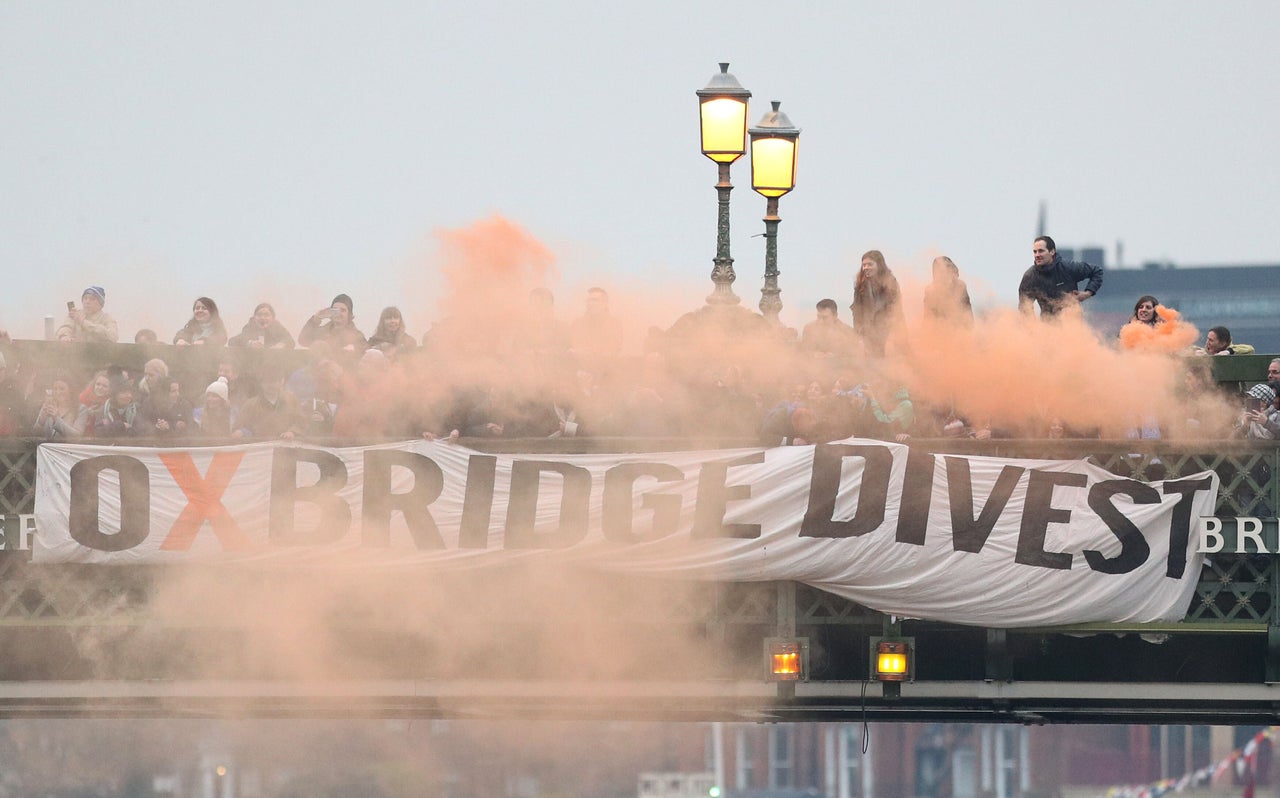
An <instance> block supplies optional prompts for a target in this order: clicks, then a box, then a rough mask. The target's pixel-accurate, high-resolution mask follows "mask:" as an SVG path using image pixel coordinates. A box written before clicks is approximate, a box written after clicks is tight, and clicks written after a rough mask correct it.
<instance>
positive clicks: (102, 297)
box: [80, 285, 107, 305]
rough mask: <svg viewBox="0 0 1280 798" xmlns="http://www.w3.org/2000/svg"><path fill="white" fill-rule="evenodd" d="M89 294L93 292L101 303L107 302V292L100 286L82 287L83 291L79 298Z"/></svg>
mask: <svg viewBox="0 0 1280 798" xmlns="http://www.w3.org/2000/svg"><path fill="white" fill-rule="evenodd" d="M90 294H93V295H94V296H96V297H97V298H98V301H99V302H101V303H102V304H104V305H105V304H107V292H106V290H105V289H104V288H103V287H102V286H100V285H91V286H89V287H88V288H86V289H84V293H83V294H81V295H80V296H81V298H83V297H87V296H89V295H90Z"/></svg>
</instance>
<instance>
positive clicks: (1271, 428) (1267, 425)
mask: <svg viewBox="0 0 1280 798" xmlns="http://www.w3.org/2000/svg"><path fill="white" fill-rule="evenodd" d="M1242 401H1243V403H1244V409H1243V410H1242V411H1241V413H1240V419H1239V421H1237V422H1236V435H1235V436H1236V437H1239V438H1245V439H1247V440H1264V441H1269V440H1275V439H1276V438H1277V437H1280V426H1277V424H1276V419H1275V418H1274V417H1273V415H1272V412H1271V411H1272V410H1273V407H1274V405H1275V401H1276V392H1275V391H1274V390H1272V389H1271V386H1270V385H1267V384H1266V383H1265V382H1260V383H1258V384H1257V385H1255V386H1253V387H1252V388H1250V389H1249V391H1248V393H1246V394H1245V395H1244V396H1243V397H1242Z"/></svg>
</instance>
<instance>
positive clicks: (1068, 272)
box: [1018, 236, 1102, 318]
mask: <svg viewBox="0 0 1280 798" xmlns="http://www.w3.org/2000/svg"><path fill="white" fill-rule="evenodd" d="M1031 254H1032V256H1033V257H1034V259H1035V265H1033V266H1032V267H1031V268H1030V269H1027V271H1026V273H1025V274H1023V275H1022V283H1021V284H1020V285H1019V286H1018V309H1019V310H1021V311H1022V312H1023V313H1034V312H1035V311H1034V310H1033V307H1032V306H1033V305H1035V304H1039V305H1040V316H1041V317H1042V318H1043V317H1051V316H1056V315H1057V314H1058V312H1059V311H1061V310H1062V309H1063V308H1064V307H1067V306H1068V305H1074V304H1076V303H1079V302H1083V301H1085V300H1086V299H1088V298H1089V297H1091V296H1093V295H1094V294H1096V293H1098V289H1099V288H1101V287H1102V267H1101V266H1093V265H1091V264H1088V263H1084V262H1082V261H1080V262H1078V261H1065V260H1063V259H1062V258H1060V257H1058V247H1057V245H1056V244H1054V243H1053V239H1052V238H1050V237H1049V236H1040V237H1039V238H1037V239H1036V240H1035V243H1034V244H1033V245H1032V248H1031ZM1082 280H1088V281H1089V282H1088V284H1087V285H1086V286H1085V288H1084V290H1083V291H1082V290H1080V282H1081V281H1082Z"/></svg>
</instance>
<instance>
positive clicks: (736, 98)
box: [697, 62, 751, 305]
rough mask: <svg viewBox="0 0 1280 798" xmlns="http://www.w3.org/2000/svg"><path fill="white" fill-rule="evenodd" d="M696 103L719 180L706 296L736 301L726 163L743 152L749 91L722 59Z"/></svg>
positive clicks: (730, 186) (730, 302)
mask: <svg viewBox="0 0 1280 798" xmlns="http://www.w3.org/2000/svg"><path fill="white" fill-rule="evenodd" d="M697 94H698V106H699V110H700V112H701V118H702V154H703V155H705V156H707V157H708V158H710V159H711V160H713V161H715V162H716V165H717V166H718V167H719V170H720V180H719V182H718V183H716V191H717V193H718V194H719V197H720V212H719V216H718V217H717V220H716V256H715V259H714V261H713V263H714V264H715V265H714V266H713V267H712V269H711V282H712V283H714V284H715V290H714V291H712V292H711V295H710V296H708V297H707V302H708V303H709V304H712V305H736V304H738V303H739V302H741V301H742V300H740V299H739V298H738V297H737V295H736V294H734V293H733V281H734V279H735V275H734V273H733V258H731V257H730V256H729V192H731V191H733V183H731V182H729V167H730V166H731V165H732V164H733V162H734V161H736V160H738V159H739V158H741V157H742V154H743V153H744V152H746V138H747V137H746V132H747V100H748V99H750V97H751V92H749V91H747V90H746V89H744V88H742V85H741V84H740V83H738V79H737V78H735V77H734V76H733V75H730V74H729V64H728V63H725V62H722V63H721V64H720V72H719V73H717V74H715V75H712V76H711V80H710V81H709V82H708V83H707V85H706V87H705V88H702V89H698V92H697Z"/></svg>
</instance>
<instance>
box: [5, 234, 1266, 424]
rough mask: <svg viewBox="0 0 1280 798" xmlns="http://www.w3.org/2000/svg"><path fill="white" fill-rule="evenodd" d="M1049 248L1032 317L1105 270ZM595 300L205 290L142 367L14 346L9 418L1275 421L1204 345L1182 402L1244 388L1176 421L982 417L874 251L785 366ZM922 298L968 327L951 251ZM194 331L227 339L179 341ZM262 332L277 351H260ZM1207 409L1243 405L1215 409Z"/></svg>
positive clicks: (74, 309)
mask: <svg viewBox="0 0 1280 798" xmlns="http://www.w3.org/2000/svg"><path fill="white" fill-rule="evenodd" d="M1033 260H1034V263H1033V265H1032V266H1031V267H1030V268H1029V269H1028V270H1027V272H1026V274H1025V275H1024V276H1023V279H1022V281H1021V283H1020V286H1019V307H1020V308H1021V309H1022V310H1023V311H1024V312H1026V313H1030V314H1033V315H1034V313H1035V306H1038V307H1039V311H1040V317H1041V319H1043V320H1046V321H1049V322H1052V321H1053V320H1055V319H1056V318H1057V317H1058V316H1059V315H1060V314H1064V313H1067V312H1068V311H1069V309H1070V308H1071V307H1072V306H1074V305H1078V304H1079V303H1081V302H1084V301H1086V300H1088V299H1089V298H1090V297H1092V296H1093V295H1094V294H1096V293H1097V292H1098V290H1099V289H1100V288H1101V285H1102V281H1103V274H1102V269H1101V268H1098V267H1095V266H1091V265H1089V264H1081V263H1072V262H1066V261H1063V260H1062V259H1061V258H1060V257H1059V256H1058V254H1057V251H1056V247H1055V245H1054V243H1053V240H1052V239H1051V238H1048V237H1040V238H1037V239H1036V240H1035V242H1034V245H1033ZM1082 283H1083V284H1084V285H1083V287H1081V284H1082ZM585 304H586V307H585V310H584V312H583V313H582V314H581V315H580V316H578V317H577V318H576V319H575V320H574V321H572V322H570V323H565V322H562V321H560V320H559V319H558V318H557V317H556V313H555V304H554V297H553V296H552V294H551V292H550V291H549V290H547V289H546V288H536V289H534V290H533V291H531V292H530V293H529V294H528V296H527V298H526V299H525V302H524V305H523V307H520V308H518V309H515V310H512V309H507V311H506V312H504V313H503V314H502V315H503V316H504V317H505V318H503V319H500V320H494V319H490V320H488V323H487V324H485V325H476V324H474V323H472V322H473V321H474V320H469V319H467V318H454V317H451V318H446V319H444V320H442V321H440V322H438V323H436V324H435V325H434V326H432V327H431V329H430V331H429V332H428V333H427V334H426V335H424V336H422V339H421V340H419V339H417V338H415V336H414V335H413V334H411V333H410V332H409V330H408V329H407V325H406V322H405V318H404V316H403V314H402V313H401V312H400V310H399V309H398V308H395V307H387V308H384V309H383V310H382V311H381V313H380V314H379V315H378V321H377V324H376V327H375V328H374V329H373V331H372V332H371V334H369V335H366V334H365V333H364V332H363V331H362V330H361V329H360V327H359V326H358V324H357V322H356V316H355V313H354V307H355V306H354V302H353V300H352V298H351V297H350V296H349V295H348V294H345V293H343V294H338V295H337V296H335V297H334V298H333V301H332V302H331V303H329V305H328V306H326V307H324V308H321V309H319V310H317V311H316V312H315V313H313V314H312V315H311V316H310V317H308V318H307V319H306V321H305V323H304V324H303V326H302V327H301V329H300V330H299V331H298V334H297V336H296V338H295V336H294V335H293V334H291V332H290V330H289V329H288V328H287V327H286V326H285V325H284V324H283V323H281V321H280V320H279V319H278V318H277V316H276V311H275V308H274V307H273V306H272V305H271V304H270V303H268V302H262V303H260V304H258V305H257V306H256V307H255V308H254V310H253V313H252V314H251V315H250V316H249V318H248V320H247V321H246V322H245V324H244V325H243V327H242V329H241V330H240V332H239V333H238V334H235V335H232V334H231V331H230V330H228V327H227V324H226V323H225V322H224V320H223V318H222V316H221V314H220V311H219V308H218V305H217V303H216V302H215V301H214V300H213V299H212V298H210V297H203V296H202V297H199V298H197V299H196V300H195V301H194V302H193V303H192V307H191V317H190V319H189V320H188V321H187V322H186V323H185V324H184V325H183V326H182V327H181V328H180V329H179V330H177V331H176V332H175V333H174V335H173V337H172V339H171V340H170V341H169V343H168V344H164V343H161V342H160V340H159V338H158V336H157V335H156V334H155V332H153V331H151V330H139V331H138V332H137V333H136V335H135V336H134V343H135V344H139V345H141V346H140V347H139V350H138V351H140V352H145V353H146V354H147V357H146V358H145V360H143V359H142V358H138V360H139V361H140V362H138V363H108V362H101V363H78V364H76V365H75V366H74V367H66V366H65V365H64V366H59V367H51V366H49V365H47V364H45V363H41V362H39V361H33V362H19V363H13V362H7V361H6V360H4V359H3V358H2V357H0V434H4V435H9V436H29V437H36V438H41V439H45V440H80V439H90V440H93V439H103V440H120V439H123V438H141V439H165V438H183V439H186V438H200V437H206V438H217V439H247V440H265V439H279V438H283V439H290V438H295V437H311V438H331V437H332V438H404V437H417V436H426V437H428V438H447V439H456V438H459V437H506V438H557V437H575V436H623V437H671V438H675V437H682V438H712V437H733V438H744V439H745V438H755V439H757V440H758V441H759V442H760V443H762V444H766V445H774V444H790V443H814V442H823V441H831V440H839V439H843V438H846V437H850V436H858V437H870V438H881V439H890V440H892V439H897V440H905V439H908V438H912V437H916V438H935V437H961V436H969V437H978V438H986V437H1048V438H1056V437H1089V436H1093V437H1114V436H1118V435H1123V436H1128V437H1134V438H1148V437H1167V436H1170V435H1179V434H1195V435H1199V436H1203V437H1240V438H1247V439H1280V404H1278V402H1277V394H1278V393H1280V358H1277V359H1276V360H1274V361H1272V362H1271V364H1270V367H1269V369H1268V374H1267V380H1268V381H1267V382H1260V383H1258V384H1256V385H1253V386H1252V387H1250V388H1249V389H1248V392H1247V393H1246V394H1244V395H1243V396H1239V397H1233V396H1229V395H1225V394H1222V393H1220V392H1219V391H1218V390H1217V387H1216V385H1215V383H1214V381H1213V378H1212V374H1211V371H1210V369H1209V368H1208V361H1207V359H1197V358H1195V357H1188V358H1184V359H1183V360H1182V361H1181V362H1182V364H1183V368H1184V369H1185V379H1184V384H1183V386H1182V388H1183V390H1185V392H1186V394H1187V396H1188V398H1189V399H1194V400H1196V402H1199V404H1198V405H1197V404H1196V402H1189V403H1188V405H1187V406H1188V407H1189V408H1195V407H1203V406H1204V403H1205V402H1206V401H1208V402H1210V403H1217V404H1220V405H1221V406H1224V407H1225V406H1229V405H1232V403H1236V404H1238V405H1239V408H1238V412H1234V411H1233V412H1234V414H1233V413H1225V414H1221V413H1220V414H1216V415H1215V414H1213V413H1200V412H1191V411H1189V412H1188V413H1186V414H1184V415H1186V416H1187V417H1186V418H1185V419H1179V420H1177V423H1171V422H1170V421H1169V420H1168V419H1155V418H1143V417H1140V416H1135V417H1132V418H1129V419H1128V420H1126V422H1125V423H1124V424H1123V425H1122V428H1120V429H1118V430H1117V429H1110V430H1102V429H1091V428H1088V427H1082V426H1081V425H1078V424H1073V423H1072V422H1071V421H1070V420H1063V419H1059V418H1054V417H1044V418H1036V419H1033V420H1032V422H1031V423H1029V422H1028V420H1027V419H1025V418H1023V419H1019V418H991V417H975V415H974V413H973V412H971V411H970V409H968V408H966V406H965V401H964V397H963V396H949V397H946V398H940V397H938V396H936V395H934V396H921V395H915V396H913V395H912V394H913V392H912V390H911V389H910V386H909V385H908V381H907V380H904V379H902V378H901V373H900V371H895V370H894V369H892V368H884V367H883V364H885V363H886V362H891V361H893V360H894V359H901V360H908V359H911V358H912V357H913V356H914V355H915V354H918V353H915V352H913V341H912V338H911V337H909V336H908V325H907V321H906V316H907V314H906V312H905V308H904V300H903V292H902V289H901V287H900V285H899V283H898V280H897V279H896V277H895V276H894V274H893V271H892V270H891V269H890V268H889V266H888V264H887V263H886V260H885V258H884V256H883V254H882V253H881V252H879V251H876V250H871V251H869V252H867V253H866V254H865V255H863V257H862V259H861V262H860V265H859V268H858V271H857V273H856V276H855V280H854V290H853V301H852V303H851V304H850V305H849V310H850V312H851V320H852V323H851V324H846V323H845V322H844V321H842V320H841V319H840V307H839V304H838V303H837V302H836V301H835V300H833V299H823V300H822V301H820V302H818V303H817V307H816V315H815V318H814V320H813V321H812V322H810V323H808V324H807V325H805V327H804V328H803V331H802V332H801V333H800V334H799V335H798V336H797V335H795V333H792V334H791V337H790V339H788V336H787V335H786V334H785V332H784V331H781V330H779V331H776V333H774V334H772V340H771V342H770V343H771V346H772V347H773V348H772V349H771V350H770V351H771V352H774V353H775V354H776V353H782V355H783V357H784V358H785V359H786V361H787V363H786V367H785V368H762V367H761V366H760V364H759V363H754V364H753V363H749V362H747V363H744V362H741V361H739V362H731V361H728V360H724V359H717V358H715V357H700V358H697V359H696V360H697V363H698V365H697V367H696V368H693V367H690V366H689V363H690V359H689V358H681V356H680V354H681V353H680V348H681V346H682V345H684V342H682V341H670V340H667V341H662V340H661V338H660V336H659V337H656V338H655V337H654V336H652V335H651V336H650V339H649V341H648V342H647V343H646V345H645V347H644V348H643V353H642V354H640V355H639V356H634V355H633V356H629V357H624V356H623V352H622V350H623V339H624V337H625V336H624V330H623V325H622V323H621V322H620V321H619V320H618V319H617V318H615V317H614V316H613V315H612V314H611V311H610V307H609V296H608V293H607V292H606V291H605V290H604V289H601V288H592V289H590V290H589V291H588V292H587V295H586V303H585ZM106 305H107V292H106V290H105V289H104V288H103V287H101V286H96V285H95V286H89V287H88V288H86V289H85V290H84V292H83V294H82V296H81V301H80V305H79V306H77V305H76V304H75V303H68V308H67V316H66V318H65V320H64V321H63V322H62V324H61V325H60V326H58V327H57V329H56V332H55V334H54V338H55V339H56V340H57V341H61V342H78V343H83V344H92V343H114V342H118V340H119V325H118V324H117V322H116V320H115V319H114V318H113V317H112V316H111V315H110V314H109V313H108V312H107V311H106ZM920 310H921V314H920V319H921V320H920V322H919V324H920V325H922V326H924V327H926V328H929V327H932V328H934V329H935V330H939V329H940V330H946V331H954V330H965V329H972V328H973V325H974V323H975V319H974V311H973V306H972V303H971V301H970V297H969V293H968V289H967V287H966V285H965V283H964V281H963V280H962V279H961V277H960V270H959V268H958V267H957V265H956V264H955V263H954V262H953V261H952V260H951V259H950V258H948V257H945V256H944V257H938V258H936V259H935V260H934V261H933V264H932V281H931V282H930V283H929V284H928V286H927V287H925V289H924V291H923V297H922V307H921V308H920ZM498 322H501V323H498ZM1176 323H1177V314H1176V311H1173V310H1170V309H1167V308H1164V307H1163V306H1161V305H1160V303H1159V300H1158V299H1157V298H1156V297H1154V296H1143V297H1141V298H1139V299H1138V301H1137V303H1136V304H1135V306H1134V313H1133V318H1132V319H1131V321H1130V325H1127V326H1128V327H1135V326H1136V327H1135V329H1136V330H1137V331H1138V332H1143V331H1148V332H1149V331H1151V330H1159V329H1161V328H1162V326H1163V325H1170V324H1176ZM1131 332H1132V331H1131ZM0 335H2V334H0ZM924 338H925V339H926V340H927V339H928V336H924ZM1121 338H1122V341H1121V346H1141V345H1142V343H1141V338H1140V336H1138V337H1135V336H1134V335H1127V336H1126V335H1124V334H1122V337H1121ZM1135 342H1136V343H1135ZM167 347H171V348H167ZM197 348H203V349H204V350H206V351H214V352H216V353H217V357H216V358H193V357H189V356H188V355H186V354H184V353H183V352H182V351H181V350H183V349H191V350H194V349H197ZM85 349H86V351H90V350H92V347H86V348H85ZM255 350H256V351H257V352H259V353H261V354H256V355H254V356H252V357H250V356H248V354H247V353H250V352H254V351H255ZM294 350H296V351H294ZM1249 351H1252V350H1251V348H1250V347H1247V346H1245V345H1240V344H1233V343H1232V341H1231V336H1230V332H1229V331H1228V330H1227V329H1226V328H1225V327H1214V328H1213V329H1212V330H1210V331H1209V332H1208V334H1207V336H1206V338H1205V340H1204V343H1203V346H1202V347H1200V348H1199V349H1198V353H1199V354H1204V355H1223V354H1233V353H1245V352H1249ZM286 353H288V354H287V356H286ZM9 358H10V359H11V360H12V359H14V354H13V353H12V352H10V354H9ZM215 360H216V370H215V369H214V368H213V364H214V362H215ZM193 364H194V365H193ZM197 366H202V367H203V368H205V369H207V370H206V371H204V372H201V371H200V370H199V368H197ZM1211 417H1212V418H1219V419H1221V418H1227V419H1230V420H1231V422H1232V423H1230V424H1229V425H1226V424H1223V423H1219V422H1217V421H1215V422H1212V423H1210V424H1202V421H1203V420H1205V419H1209V418H1211Z"/></svg>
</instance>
